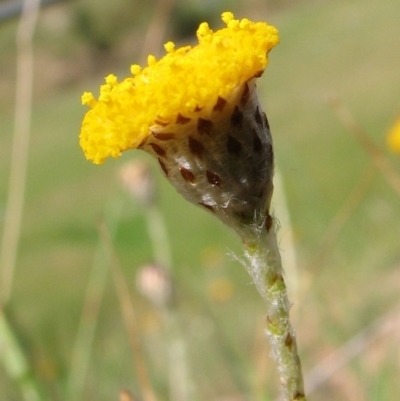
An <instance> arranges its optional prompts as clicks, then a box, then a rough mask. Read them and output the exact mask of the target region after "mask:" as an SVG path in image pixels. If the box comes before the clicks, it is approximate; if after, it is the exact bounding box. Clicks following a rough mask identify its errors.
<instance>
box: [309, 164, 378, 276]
mask: <svg viewBox="0 0 400 401" xmlns="http://www.w3.org/2000/svg"><path fill="white" fill-rule="evenodd" d="M375 175H376V168H375V167H374V165H373V164H372V163H369V164H368V165H367V166H366V167H365V169H364V171H363V173H362V175H361V178H360V180H359V182H358V183H357V185H356V186H355V187H354V188H353V190H352V191H351V192H350V194H349V196H348V197H347V199H346V200H345V201H344V202H343V204H342V206H341V207H340V208H339V210H338V211H337V212H336V214H335V215H334V216H333V218H332V220H331V222H330V224H329V225H328V228H327V229H326V231H325V233H324V235H323V237H322V241H321V245H320V248H319V249H320V250H319V252H318V254H317V256H316V257H315V259H314V260H313V262H312V263H311V265H310V268H309V270H310V271H311V272H313V275H314V277H315V274H316V273H318V272H319V270H320V269H321V268H322V266H323V265H324V262H325V260H326V258H328V257H329V255H331V253H332V251H333V249H334V247H335V245H336V241H337V239H338V237H339V235H340V233H341V231H342V229H343V227H344V226H345V225H346V223H347V222H348V221H349V219H350V218H351V216H352V215H353V213H354V212H355V210H356V209H357V207H358V206H359V205H360V203H361V202H362V200H363V199H364V198H365V195H366V194H367V192H368V190H369V189H370V187H371V184H372V181H373V178H374V177H375Z"/></svg>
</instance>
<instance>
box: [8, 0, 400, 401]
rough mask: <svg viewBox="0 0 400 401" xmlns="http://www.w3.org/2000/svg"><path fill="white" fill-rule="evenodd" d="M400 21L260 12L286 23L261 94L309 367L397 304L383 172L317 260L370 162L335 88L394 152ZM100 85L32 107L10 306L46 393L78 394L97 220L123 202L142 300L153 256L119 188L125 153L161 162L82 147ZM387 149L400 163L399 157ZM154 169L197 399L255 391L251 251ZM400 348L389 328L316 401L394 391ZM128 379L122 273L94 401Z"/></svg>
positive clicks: (150, 316)
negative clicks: (224, 290)
mask: <svg viewBox="0 0 400 401" xmlns="http://www.w3.org/2000/svg"><path fill="white" fill-rule="evenodd" d="M302 3H304V2H302ZM398 15H400V3H399V2H398V1H397V0H387V1H385V2H384V3H383V2H381V1H378V0H366V1H365V0H364V1H361V0H353V1H345V0H339V1H336V2H327V1H310V2H305V4H301V5H298V6H297V5H294V6H292V7H289V8H288V9H286V10H282V11H280V12H275V13H273V14H272V15H271V16H270V17H268V15H262V16H261V15H260V18H262V19H267V20H268V21H269V22H271V23H273V24H274V25H276V26H277V27H278V28H279V30H280V35H281V44H280V45H279V46H278V47H277V48H276V49H274V50H273V52H272V53H271V57H270V65H269V66H268V68H267V70H266V72H265V74H264V78H262V80H260V84H259V87H260V97H261V100H262V103H263V104H264V105H265V107H266V110H267V112H268V117H269V121H270V124H271V127H272V130H273V135H274V144H275V152H276V155H277V168H278V169H279V171H280V172H281V173H282V175H283V180H284V186H285V191H286V196H287V200H288V203H289V209H290V213H291V217H292V225H293V230H294V234H295V245H296V250H297V252H298V258H299V266H298V268H299V272H298V274H299V285H300V286H302V287H303V288H305V289H306V291H305V292H300V296H299V298H296V299H294V301H295V309H294V312H293V313H294V321H295V326H296V328H297V332H298V342H299V348H300V353H301V354H302V356H303V358H304V370H305V372H307V371H309V370H310V369H311V368H312V367H313V366H314V365H315V364H316V363H317V362H319V361H320V360H321V359H322V358H323V357H324V356H326V355H328V354H329V353H330V352H331V351H332V350H334V349H335V348H337V347H339V346H340V345H341V344H343V343H344V342H345V341H347V340H348V339H349V338H350V337H352V336H353V335H355V334H356V333H357V332H358V331H360V330H362V329H363V328H364V327H365V326H367V325H368V324H370V323H371V322H372V321H373V320H374V319H376V318H377V317H379V316H380V315H382V314H383V313H384V312H385V311H386V310H388V309H389V308H390V307H391V306H392V305H394V304H395V303H396V302H397V299H398V293H399V289H400V275H399V274H398V266H399V260H400V254H399V252H400V251H399V245H398V244H399V241H398V239H399V238H400V201H399V197H398V195H396V193H395V192H394V191H393V189H392V188H391V187H390V186H389V185H388V184H387V182H386V181H385V179H384V178H383V177H382V175H381V174H379V173H377V174H376V175H375V177H374V178H373V179H372V181H371V185H370V187H369V189H368V191H367V192H366V194H365V196H364V197H363V199H362V201H361V202H360V204H359V205H358V207H357V208H356V209H355V210H354V212H353V213H352V214H351V216H350V218H349V220H348V221H347V222H346V224H345V226H344V227H343V230H342V231H341V232H340V235H339V237H338V238H337V240H336V241H335V243H334V244H332V249H331V250H330V251H329V253H328V254H327V255H326V258H325V259H324V262H323V264H322V265H321V266H318V267H317V268H315V267H314V270H313V271H310V269H309V267H310V266H312V265H313V261H314V258H315V257H316V255H317V254H318V253H319V250H320V247H321V243H322V238H323V235H324V233H325V232H326V230H327V228H328V226H329V224H330V222H331V220H332V219H333V217H334V216H335V214H336V212H337V211H338V210H339V209H340V208H341V206H342V205H343V203H344V202H345V201H346V199H347V198H348V196H349V194H350V193H351V191H352V190H353V188H354V187H355V186H356V185H357V184H358V182H359V181H360V179H361V176H362V174H363V171H364V169H365V167H366V166H367V164H368V163H370V160H369V158H368V156H367V155H366V153H365V152H364V150H363V149H362V148H361V147H360V145H359V144H358V143H357V142H356V141H355V140H354V138H353V137H352V135H351V134H350V133H349V132H347V131H346V129H345V128H344V127H343V125H342V124H341V122H340V121H339V120H338V119H337V118H336V117H335V115H334V113H333V111H332V110H331V109H330V106H329V105H328V103H327V101H326V100H327V97H328V95H330V94H331V93H335V94H336V95H338V96H339V98H340V99H341V100H342V101H343V103H344V104H345V105H346V106H347V107H348V108H349V109H350V110H351V111H352V112H353V113H354V115H355V117H356V118H357V120H358V121H359V122H360V124H361V125H362V126H363V127H364V128H365V131H366V132H367V133H368V135H369V136H370V137H371V138H372V139H373V140H374V141H375V142H376V143H377V144H378V145H380V146H382V147H384V140H385V132H386V129H387V128H388V126H390V124H391V122H392V121H393V119H394V117H395V115H396V112H397V111H398V107H399V102H400V99H399V91H398V88H399V87H400V74H399V73H398V71H399V70H400V54H399V52H398V51H397V47H398V38H399V37H400V25H399V24H398ZM132 61H134V60H132ZM128 67H129V66H128V65H127V66H126V72H127V71H128ZM122 75H124V74H122ZM100 81H101V78H98V77H94V78H91V79H90V82H79V83H76V84H74V85H73V86H69V87H66V88H63V89H62V90H59V91H57V92H49V93H48V94H47V95H46V96H45V97H44V96H37V101H36V103H35V107H34V114H33V129H32V141H31V147H30V154H29V172H28V184H27V193H26V207H25V210H24V220H23V230H22V237H21V246H20V253H19V257H18V263H17V271H16V280H15V287H14V290H13V294H12V300H11V306H12V312H13V316H14V319H15V320H16V321H17V323H18V327H19V332H20V333H21V337H22V338H25V339H26V349H27V352H28V354H29V356H30V358H31V360H32V365H33V367H34V370H35V373H36V376H37V378H38V380H39V382H40V383H41V384H42V385H43V387H44V389H45V393H46V394H47V395H48V399H49V400H50V399H51V400H64V399H66V398H65V397H66V395H65V394H66V393H65V385H66V378H67V374H68V371H69V368H70V367H69V363H70V356H71V350H72V347H73V344H74V339H75V334H76V329H77V325H78V322H79V318H80V313H81V308H82V304H83V299H84V294H85V290H86V287H87V284H88V282H87V280H88V277H89V272H90V269H91V266H92V263H93V255H94V252H95V249H96V246H97V243H98V233H97V228H96V227H97V221H98V219H99V217H100V216H102V215H103V214H104V213H105V210H106V208H107V207H108V206H107V205H110V204H112V203H113V202H117V201H119V200H121V201H123V202H124V203H123V205H124V206H123V209H122V212H121V217H120V221H119V224H118V229H117V233H116V241H115V247H116V251H117V253H118V256H119V258H120V261H121V263H122V265H123V268H124V271H125V274H126V277H127V280H128V284H129V286H130V288H131V290H132V292H133V293H135V285H134V281H135V272H136V270H137V269H138V267H139V266H140V265H141V264H143V263H146V262H148V261H150V260H151V258H152V250H151V244H150V241H149V238H148V236H147V235H146V231H145V230H146V229H145V221H144V217H143V215H142V214H141V212H140V208H139V207H138V206H137V205H135V204H134V203H133V202H132V203H131V202H130V200H129V199H128V197H127V196H126V194H124V193H123V191H122V189H121V187H120V184H119V181H118V170H119V168H120V166H122V165H123V164H124V163H125V162H127V161H129V160H131V159H132V158H138V157H140V158H143V157H144V158H145V159H146V160H149V158H147V157H145V155H142V154H140V153H139V152H130V153H126V154H124V155H123V157H122V158H121V159H120V160H118V161H114V160H113V161H108V162H107V163H106V164H104V165H103V166H101V167H96V166H93V165H91V164H90V163H88V162H86V161H85V160H84V157H83V155H82V152H81V151H80V149H79V146H78V139H77V138H78V133H79V126H80V122H81V119H82V116H83V113H84V109H83V108H82V107H81V105H80V102H79V97H80V94H81V93H82V91H83V90H85V89H87V88H96V87H97V85H98V84H99V83H100ZM0 104H1V105H4V107H2V108H1V109H0V121H1V127H2V130H1V133H0V135H1V141H2V146H1V147H0V212H1V215H0V218H1V216H2V215H3V212H4V208H5V199H6V191H7V181H8V173H9V165H10V149H11V133H12V114H10V105H9V104H8V105H7V102H6V101H5V100H4V99H1V102H0ZM385 151H386V150H385ZM389 157H390V158H391V160H392V161H393V162H394V164H395V165H396V167H397V169H398V171H399V172H400V159H399V158H395V157H393V156H389ZM151 163H152V162H151ZM153 166H154V167H155V171H157V168H156V166H155V164H154V163H153ZM157 174H158V176H157V183H158V187H159V202H160V206H161V208H162V211H163V213H164V217H165V221H166V224H167V230H168V233H169V238H170V241H171V246H172V252H173V269H174V272H175V276H176V277H175V281H176V286H177V298H178V301H179V304H178V311H179V316H180V319H181V321H182V326H183V332H184V333H185V335H186V336H187V338H188V341H189V344H190V349H189V356H190V363H191V365H192V369H193V376H194V378H195V381H196V383H197V387H198V391H199V394H200V397H199V399H213V400H214V399H215V400H216V399H217V398H218V397H219V396H222V395H235V394H244V395H246V394H247V395H248V394H250V393H251V391H252V389H253V386H254V381H255V376H256V375H257V372H258V368H257V367H256V366H257V361H259V360H260V358H261V357H262V355H263V352H268V351H263V349H264V345H265V344H264V342H263V341H262V339H261V340H260V338H261V336H260V332H261V330H262V316H263V306H262V304H261V300H260V299H259V297H258V295H257V293H256V290H255V288H254V286H253V285H251V284H250V279H249V277H248V276H247V274H246V272H245V271H244V269H243V268H242V266H240V264H239V263H237V262H236V261H233V260H231V258H230V257H229V256H227V253H228V252H229V250H233V251H234V252H235V253H236V254H237V255H240V244H239V241H238V240H237V239H236V238H235V236H234V235H233V233H231V232H229V231H228V230H227V229H226V228H225V227H223V226H222V225H221V224H220V223H219V222H217V221H215V220H214V219H213V217H212V216H211V215H208V214H206V213H204V211H203V210H200V209H197V208H195V207H193V206H192V205H189V204H187V203H186V202H185V201H184V200H183V199H181V198H180V197H179V196H178V195H177V194H176V192H175V191H174V190H173V189H172V188H171V187H170V186H169V184H168V183H167V182H166V181H165V180H164V179H163V178H162V177H161V174H159V173H158V172H157ZM277 217H278V218H279V216H277ZM284 234H285V233H284V232H283V233H282V235H284ZM220 277H225V278H228V279H229V280H231V281H232V283H233V284H234V288H235V292H234V295H233V297H232V298H231V299H230V300H229V301H227V302H225V303H218V302H215V301H213V300H212V299H210V296H209V293H208V290H207V289H208V286H209V284H210V283H212V282H214V280H215V279H216V278H220ZM288 279H289V280H290V277H289V278H288ZM134 298H135V305H136V306H137V308H136V309H137V311H138V314H139V321H140V323H141V329H142V331H143V336H144V340H145V345H146V352H147V354H148V356H149V363H150V366H151V368H152V369H151V371H152V378H153V380H154V383H155V388H156V390H157V391H159V392H160V393H162V394H163V395H165V394H167V379H166V377H167V374H166V371H165V369H166V368H165V355H164V351H163V347H162V344H163V337H162V333H161V332H160V329H161V327H162V324H161V320H160V317H159V316H158V314H157V313H156V312H155V311H154V310H153V309H152V308H151V306H150V305H149V304H148V303H147V302H146V300H144V299H143V298H142V297H140V296H139V295H137V294H136V293H135V294H134ZM397 330H399V329H397ZM397 333H398V331H397ZM265 347H266V346H265ZM395 352H398V344H397V342H396V341H393V339H392V338H391V337H390V336H388V337H381V338H380V339H379V341H377V342H375V343H374V344H373V346H371V347H370V348H369V349H367V350H365V351H364V352H363V354H362V355H361V356H359V357H358V358H357V359H356V360H355V361H353V362H349V364H348V365H347V366H346V367H345V368H343V369H341V371H340V372H339V373H338V374H337V375H335V377H334V379H332V380H331V381H329V382H328V383H326V384H325V385H324V386H323V387H322V388H321V389H319V390H318V391H317V392H315V393H314V394H313V396H312V397H310V398H311V399H313V400H325V399H328V398H329V399H330V400H333V401H335V400H342V399H345V398H346V397H347V396H349V394H348V393H346V391H347V389H348V388H351V386H354V387H353V388H354V393H353V394H354V397H356V394H364V397H365V398H364V399H365V400H368V401H375V400H376V401H378V400H379V401H386V400H392V397H393V394H397V393H398V392H399V390H400V387H399V384H398V380H397V377H398V376H399V373H400V366H399V363H398V361H396V360H395V359H394V358H393V354H394V353H395ZM265 363H266V364H267V365H268V366H267V368H266V369H267V377H266V379H265V380H266V385H265V388H266V389H267V390H266V394H269V396H271V397H272V396H273V395H274V394H277V391H278V387H277V385H276V374H275V372H274V368H273V366H272V363H271V362H270V360H269V359H268V357H266V362H265ZM374 366H375V368H373V367H374ZM376 366H377V367H376ZM124 387H129V388H131V389H132V390H137V387H136V378H135V373H134V369H133V364H132V360H131V356H130V351H129V345H128V341H127V336H126V333H125V330H124V327H123V324H122V321H121V315H120V310H119V307H118V304H117V301H116V296H115V292H114V288H113V285H112V281H111V279H110V280H109V282H108V285H107V288H106V293H105V296H104V301H103V303H102V308H101V312H100V316H99V327H98V330H97V332H96V338H95V341H94V344H93V353H92V358H91V364H90V369H89V374H88V379H87V384H86V388H85V397H84V398H83V399H85V400H86V399H87V400H90V399H96V400H98V401H103V400H104V401H105V400H110V399H116V398H117V394H118V391H119V389H121V388H124ZM356 390H357V391H356ZM3 394H4V395H3ZM350 394H351V393H350ZM19 397H20V395H19V389H18V387H17V386H16V385H15V384H13V383H12V381H11V380H10V379H8V378H7V375H6V374H5V372H4V371H3V368H2V367H0V398H1V399H2V400H3V399H4V400H6V401H8V400H12V399H19ZM163 399H165V397H163Z"/></svg>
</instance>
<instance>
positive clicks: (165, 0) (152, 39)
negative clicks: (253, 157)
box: [140, 0, 175, 61]
mask: <svg viewBox="0 0 400 401" xmlns="http://www.w3.org/2000/svg"><path fill="white" fill-rule="evenodd" d="M174 3H175V0H158V2H157V4H156V6H155V9H154V13H153V18H152V20H151V21H150V24H149V25H148V28H147V32H146V35H145V37H144V41H143V45H142V51H141V57H140V59H141V60H142V61H145V58H146V57H147V54H150V53H152V51H154V49H159V48H160V47H161V45H162V41H163V38H164V35H165V31H166V30H167V26H168V21H169V15H170V13H171V10H172V7H173V5H174Z"/></svg>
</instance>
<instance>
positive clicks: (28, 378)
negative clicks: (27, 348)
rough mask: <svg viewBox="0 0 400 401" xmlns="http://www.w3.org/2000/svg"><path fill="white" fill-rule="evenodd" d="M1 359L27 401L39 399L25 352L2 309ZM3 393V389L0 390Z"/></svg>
mask: <svg viewBox="0 0 400 401" xmlns="http://www.w3.org/2000/svg"><path fill="white" fill-rule="evenodd" d="M0 360H1V361H2V363H3V365H4V367H5V369H6V371H7V373H8V375H9V376H10V377H11V378H12V379H13V380H14V381H15V383H17V384H18V386H19V389H20V390H21V393H22V398H23V400H25V401H39V400H40V399H41V396H40V394H39V390H38V388H37V384H36V382H35V380H34V378H33V376H32V371H31V369H30V366H29V364H28V360H27V358H26V356H25V353H24V351H23V349H22V347H21V345H20V343H19V341H18V338H17V336H16V334H15V332H14V330H13V327H12V325H11V324H10V322H9V321H8V319H7V317H6V315H5V314H4V312H3V310H1V309H0ZM0 394H1V391H0Z"/></svg>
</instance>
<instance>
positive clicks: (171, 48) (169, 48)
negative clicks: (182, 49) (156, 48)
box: [164, 41, 175, 53]
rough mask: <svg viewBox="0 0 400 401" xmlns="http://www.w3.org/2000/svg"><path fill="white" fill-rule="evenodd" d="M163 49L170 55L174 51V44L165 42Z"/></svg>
mask: <svg viewBox="0 0 400 401" xmlns="http://www.w3.org/2000/svg"><path fill="white" fill-rule="evenodd" d="M164 48H165V50H166V51H167V52H168V53H172V52H173V51H174V50H175V43H174V42H171V41H170V42H167V43H166V44H165V45H164Z"/></svg>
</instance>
